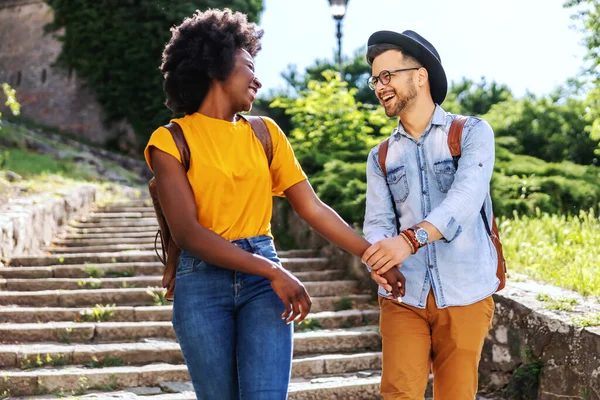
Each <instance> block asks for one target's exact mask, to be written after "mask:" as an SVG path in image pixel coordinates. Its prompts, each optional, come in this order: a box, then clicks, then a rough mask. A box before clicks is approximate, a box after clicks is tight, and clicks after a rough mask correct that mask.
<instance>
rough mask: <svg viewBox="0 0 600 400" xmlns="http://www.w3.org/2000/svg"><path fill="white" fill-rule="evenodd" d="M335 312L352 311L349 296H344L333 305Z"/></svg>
mask: <svg viewBox="0 0 600 400" xmlns="http://www.w3.org/2000/svg"><path fill="white" fill-rule="evenodd" d="M333 308H334V310H335V311H342V310H350V309H352V299H350V298H349V297H348V296H342V297H341V298H340V299H339V300H338V301H336V302H334V303H333Z"/></svg>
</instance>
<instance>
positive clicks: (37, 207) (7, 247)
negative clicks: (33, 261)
mask: <svg viewBox="0 0 600 400" xmlns="http://www.w3.org/2000/svg"><path fill="white" fill-rule="evenodd" d="M95 197H96V189H95V188H94V187H93V186H80V187H77V188H74V189H71V190H68V191H63V192H58V193H45V194H40V195H33V196H30V197H21V198H15V199H13V200H11V201H10V202H9V203H8V204H3V205H2V206H1V207H0V259H2V258H11V257H16V256H22V255H36V254H39V253H40V252H41V250H40V249H41V248H42V247H43V246H44V245H46V244H47V243H49V242H50V241H51V240H52V239H53V238H54V237H55V236H56V234H57V233H58V230H59V229H60V228H61V226H62V225H63V224H66V223H67V222H68V221H69V220H70V219H72V218H74V217H75V216H77V215H79V214H80V213H83V212H85V211H86V210H87V208H88V206H89V205H91V204H92V203H93V202H94V200H95ZM0 265H1V263H0Z"/></svg>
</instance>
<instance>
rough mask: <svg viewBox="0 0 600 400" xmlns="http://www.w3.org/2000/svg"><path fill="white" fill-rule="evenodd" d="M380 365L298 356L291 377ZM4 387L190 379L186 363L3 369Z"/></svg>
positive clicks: (366, 356) (43, 388)
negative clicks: (24, 369) (23, 369)
mask: <svg viewBox="0 0 600 400" xmlns="http://www.w3.org/2000/svg"><path fill="white" fill-rule="evenodd" d="M380 368H381V354H380V353H378V352H372V353H358V354H350V355H346V354H340V355H337V354H330V355H319V356H313V357H304V358H297V359H294V360H293V361H292V377H294V378H298V377H311V376H318V375H322V374H341V373H348V372H357V371H361V370H365V369H369V370H373V369H375V370H377V369H380ZM2 376H3V385H4V386H6V389H5V390H8V391H10V393H11V395H13V396H26V395H32V394H43V393H55V392H58V391H64V392H67V393H69V392H71V391H84V390H89V389H93V388H101V387H104V388H110V389H111V390H114V389H116V388H120V387H137V386H160V383H161V382H165V381H170V382H185V381H189V374H188V372H187V368H186V366H185V365H183V364H168V363H157V364H149V365H143V366H135V367H133V366H121V367H106V368H84V367H73V366H68V367H56V368H48V369H46V368H41V369H34V370H29V371H18V370H7V371H3V372H2Z"/></svg>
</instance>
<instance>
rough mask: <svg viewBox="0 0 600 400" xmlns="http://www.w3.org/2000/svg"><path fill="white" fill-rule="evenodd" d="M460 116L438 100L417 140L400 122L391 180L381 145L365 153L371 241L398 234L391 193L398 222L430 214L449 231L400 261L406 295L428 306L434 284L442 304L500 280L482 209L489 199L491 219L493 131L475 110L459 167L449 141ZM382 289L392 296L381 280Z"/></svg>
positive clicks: (468, 298) (469, 297) (471, 296)
mask: <svg viewBox="0 0 600 400" xmlns="http://www.w3.org/2000/svg"><path fill="white" fill-rule="evenodd" d="M454 118H455V115H453V114H450V113H447V112H445V111H444V110H443V109H442V108H441V107H440V106H439V105H436V108H435V111H434V113H433V116H432V118H431V121H430V122H429V124H428V126H427V128H426V129H425V132H424V133H423V134H422V135H421V136H420V137H419V140H415V139H414V138H413V137H411V136H410V135H409V134H408V133H407V132H406V131H405V130H404V128H403V126H402V123H399V124H398V128H396V129H394V131H393V133H392V136H391V137H390V140H389V150H388V154H387V159H386V163H385V166H386V170H387V182H386V177H385V176H384V174H383V171H382V170H381V168H380V166H379V161H378V156H379V145H377V146H375V147H374V148H373V149H372V150H371V152H370V153H369V159H368V161H367V208H366V213H365V221H364V226H363V229H364V233H365V237H366V239H367V240H368V241H369V242H370V243H375V242H377V241H379V240H381V239H385V238H390V237H394V236H396V235H397V233H396V225H395V223H394V219H395V215H394V211H393V209H392V201H393V204H394V205H395V207H396V210H397V214H398V216H399V226H400V230H402V229H407V228H410V227H412V226H414V225H416V224H418V223H420V222H422V221H427V222H429V223H431V224H432V225H433V226H435V227H436V228H437V229H438V230H439V231H440V232H441V233H442V235H443V238H442V239H441V240H437V241H435V242H432V243H429V244H428V245H426V246H424V247H422V248H421V249H420V250H419V251H418V252H417V253H416V254H414V255H411V256H409V257H408V258H407V259H406V260H405V261H404V262H403V263H402V266H401V269H400V271H401V272H402V273H403V274H404V276H405V277H406V294H405V296H404V298H403V302H404V303H405V304H408V305H411V306H415V307H418V308H425V305H426V302H427V295H428V293H429V291H430V290H433V293H434V296H435V301H436V304H437V306H438V307H439V308H444V307H448V306H463V305H468V304H472V303H475V302H477V301H479V300H482V299H484V298H486V297H488V296H490V295H491V294H493V293H494V292H495V290H496V288H497V287H498V284H499V280H498V278H497V277H496V267H497V254H496V250H495V248H494V245H493V243H492V241H491V239H490V237H489V235H488V233H487V231H486V228H485V225H484V223H483V218H482V216H481V214H480V210H481V207H482V205H483V206H484V207H485V212H486V216H487V217H488V219H489V221H488V222H489V226H492V224H491V216H492V202H491V199H490V195H489V189H490V180H491V177H492V171H493V169H494V157H495V155H494V153H495V151H494V133H493V131H492V128H491V127H490V125H489V124H488V123H487V122H485V121H483V120H481V119H479V118H475V117H470V118H469V119H468V120H467V122H466V124H465V126H464V129H463V134H462V141H461V157H460V160H459V162H458V169H457V170H456V169H455V168H454V164H453V161H452V156H451V154H450V149H449V148H448V132H449V130H450V124H451V123H452V121H453V120H454ZM392 195H393V200H392ZM379 295H381V296H386V292H385V290H384V289H383V288H381V287H380V288H379Z"/></svg>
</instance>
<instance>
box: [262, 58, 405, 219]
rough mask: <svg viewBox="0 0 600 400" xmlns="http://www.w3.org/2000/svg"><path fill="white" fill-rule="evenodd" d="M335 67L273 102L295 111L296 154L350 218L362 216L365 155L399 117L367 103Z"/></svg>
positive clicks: (292, 135) (326, 196) (324, 195)
mask: <svg viewBox="0 0 600 400" xmlns="http://www.w3.org/2000/svg"><path fill="white" fill-rule="evenodd" d="M349 86H350V85H349V83H348V82H342V81H341V80H340V77H339V74H338V73H337V72H335V71H332V70H328V71H324V72H323V74H322V77H321V78H320V79H319V80H311V81H308V83H307V89H306V90H302V91H300V92H299V93H298V97H296V98H290V97H279V98H277V99H276V100H275V101H274V102H273V104H272V106H273V107H277V108H281V109H284V110H285V113H286V114H288V115H290V116H291V124H292V126H293V128H292V129H291V131H290V132H289V133H288V136H289V137H290V142H291V143H292V145H293V147H294V150H295V152H296V157H297V158H298V161H300V164H301V165H302V168H303V169H304V171H305V172H306V173H307V174H308V175H309V177H310V178H311V182H312V184H313V185H314V187H315V191H316V192H317V194H318V195H319V196H320V197H321V198H322V199H323V201H325V202H326V203H327V204H329V205H330V206H332V207H333V208H334V209H335V210H336V211H338V213H339V214H340V215H341V216H342V218H344V219H345V220H346V221H348V222H359V221H362V218H363V216H364V207H365V191H366V176H365V173H366V170H365V165H366V163H365V161H366V159H367V155H368V153H369V150H370V149H371V148H372V147H373V146H375V145H376V144H377V143H379V142H380V141H381V140H382V139H383V137H384V136H387V135H389V134H390V133H391V131H392V129H393V127H395V126H396V124H397V121H396V119H390V118H387V117H386V116H385V114H383V111H382V110H381V107H377V106H374V105H371V104H363V103H360V102H358V101H356V98H355V97H354V96H355V95H356V93H357V91H358V89H356V88H350V87H349Z"/></svg>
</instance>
